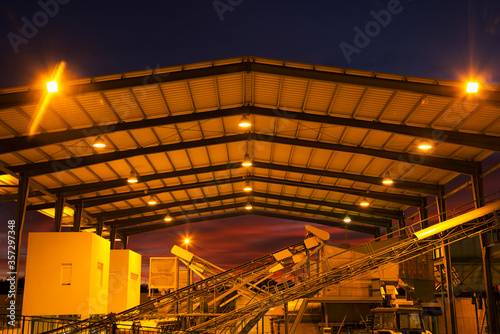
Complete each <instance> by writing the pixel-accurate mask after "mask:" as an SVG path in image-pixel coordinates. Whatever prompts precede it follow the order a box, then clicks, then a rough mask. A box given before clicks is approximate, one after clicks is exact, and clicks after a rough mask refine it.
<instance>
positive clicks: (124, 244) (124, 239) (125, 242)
mask: <svg viewBox="0 0 500 334" xmlns="http://www.w3.org/2000/svg"><path fill="white" fill-rule="evenodd" d="M121 240H122V249H127V247H128V235H123V236H122V238H121Z"/></svg>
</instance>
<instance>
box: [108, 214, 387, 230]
mask: <svg viewBox="0 0 500 334" xmlns="http://www.w3.org/2000/svg"><path fill="white" fill-rule="evenodd" d="M245 215H259V216H266V217H271V218H281V219H289V220H296V221H300V222H311V223H315V224H321V225H326V226H332V227H338V228H342V229H348V230H351V231H356V232H361V233H367V234H371V235H378V234H379V232H380V229H379V228H378V227H370V226H362V225H356V224H343V223H337V222H334V221H330V220H326V219H315V218H307V217H303V218H302V217H297V216H293V215H287V214H276V213H271V212H266V211H257V210H252V212H248V211H240V212H233V213H229V214H220V215H211V216H206V217H197V218H193V219H186V220H182V221H175V222H173V223H158V224H151V225H145V226H137V227H130V228H125V229H119V230H118V233H119V234H120V235H127V236H130V235H134V234H140V233H146V232H152V231H157V230H162V229H165V228H169V227H174V226H179V225H183V224H187V223H197V222H202V221H210V220H216V219H224V218H231V217H238V216H245Z"/></svg>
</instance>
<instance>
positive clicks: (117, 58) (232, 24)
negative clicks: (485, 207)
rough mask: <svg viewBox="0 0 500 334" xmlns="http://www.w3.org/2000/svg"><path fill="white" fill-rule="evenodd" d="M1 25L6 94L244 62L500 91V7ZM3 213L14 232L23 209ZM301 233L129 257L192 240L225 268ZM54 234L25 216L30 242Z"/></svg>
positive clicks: (297, 229)
mask: <svg viewBox="0 0 500 334" xmlns="http://www.w3.org/2000/svg"><path fill="white" fill-rule="evenodd" d="M0 15H1V20H0V27H1V29H0V31H1V33H0V89H1V88H6V87H14V86H23V85H30V84H34V83H37V81H39V80H41V79H42V78H43V76H45V75H47V74H50V73H51V72H52V70H53V69H54V67H55V65H56V64H57V63H59V62H60V61H61V60H64V61H65V62H66V63H67V72H66V76H67V78H69V79H75V78H83V77H90V76H99V75H107V74H114V73H121V72H128V71H136V70H143V69H150V68H155V67H166V66H173V65H179V64H188V63H192V62H198V61H207V60H215V59H223V58H231V57H237V56H244V55H252V56H257V57H267V58H274V59H281V60H289V61H298V62H305V63H312V64H321V65H329V66H335V67H346V68H355V69H362V70H371V71H377V72H387V73H397V74H406V75H412V76H422V77H431V78H437V79H452V80H463V79H465V78H467V77H468V76H469V74H473V75H475V76H478V77H480V78H481V79H482V80H483V82H486V83H495V84H499V83H500V66H499V65H500V1H498V0H453V1H452V0H440V1H436V0H399V1H398V0H335V1H331V0H328V1H327V0H317V1H298V0H287V1H284V0H275V1H264V0H215V1H214V0H205V1H200V0H192V1H180V0H177V1H168V0H167V1H95V0H87V1H83V0H40V1H26V0H4V1H2V4H1V5H0ZM0 118H1V115H0ZM498 188H499V187H498V186H497V189H498ZM487 193H488V192H487ZM467 198H468V200H470V199H471V198H472V197H470V196H467ZM0 212H1V213H0V216H1V219H3V220H4V221H5V222H6V221H7V219H11V218H9V217H14V214H15V206H13V205H12V204H9V203H0ZM4 225H5V224H2V226H4ZM304 225H305V224H301V223H298V222H290V221H286V220H279V219H271V218H263V217H254V216H246V217H241V218H234V219H225V220H221V221H211V222H207V223H196V224H192V225H184V226H179V227H176V228H170V229H165V230H163V231H160V232H152V233H147V234H144V235H138V236H132V237H131V238H130V241H129V246H130V248H131V249H133V250H136V251H137V252H139V253H141V254H142V255H143V263H144V264H143V268H144V271H143V272H144V273H146V269H147V264H148V263H149V261H148V258H149V256H169V255H170V252H169V251H170V248H171V247H172V245H173V244H175V243H177V244H180V242H181V238H182V236H183V235H184V234H186V233H188V234H192V235H193V245H192V250H193V252H195V254H197V255H199V256H201V257H204V258H206V259H207V260H209V261H212V262H213V263H214V264H217V265H219V266H223V267H226V268H227V267H230V266H234V265H237V264H240V263H242V262H244V261H247V260H250V259H252V258H256V257H259V256H261V255H264V254H266V253H268V252H271V251H273V250H277V249H280V248H282V247H285V246H287V245H289V244H292V243H295V242H298V241H300V240H301V239H303V237H304V234H305V232H304ZM51 229H52V220H51V219H50V218H48V217H44V216H41V215H40V214H38V213H31V212H30V213H28V215H27V221H26V224H25V233H24V234H25V235H27V232H28V231H50V230H51ZM327 230H328V231H329V232H331V233H335V238H336V241H337V242H343V241H344V240H345V236H344V231H342V230H340V231H339V230H338V229H337V230H335V229H332V228H327ZM0 232H1V233H2V234H1V235H0V237H1V238H2V241H1V244H2V245H3V244H4V240H5V238H4V237H3V236H4V235H5V231H0ZM365 237H366V236H363V235H358V234H356V233H354V232H349V236H348V238H349V241H351V240H358V241H360V240H362V239H364V238H365ZM23 244H24V246H26V238H25V240H24V241H23ZM3 256H4V254H1V255H0V261H1V262H3V261H2V257H3ZM0 270H1V271H2V272H3V271H4V270H3V267H2V266H0Z"/></svg>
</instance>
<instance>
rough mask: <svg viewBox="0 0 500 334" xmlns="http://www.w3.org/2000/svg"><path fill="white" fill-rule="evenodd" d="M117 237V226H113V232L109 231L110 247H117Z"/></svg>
mask: <svg viewBox="0 0 500 334" xmlns="http://www.w3.org/2000/svg"><path fill="white" fill-rule="evenodd" d="M115 239H116V227H112V228H111V232H110V233H109V243H110V249H115Z"/></svg>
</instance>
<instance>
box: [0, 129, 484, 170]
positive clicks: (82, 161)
mask: <svg viewBox="0 0 500 334" xmlns="http://www.w3.org/2000/svg"><path fill="white" fill-rule="evenodd" d="M247 140H255V141H263V142H270V143H279V144H285V145H292V146H304V147H312V148H318V149H324V150H329V151H340V152H349V153H355V154H362V155H368V156H374V157H378V158H383V159H389V160H394V161H400V162H404V163H410V164H418V165H422V166H428V167H432V168H439V169H444V170H449V171H454V172H457V173H462V174H469V175H472V174H473V173H474V170H475V169H474V162H472V161H465V160H457V159H449V158H441V157H433V156H428V155H415V154H412V153H407V152H395V151H386V150H377V149H370V148H363V147H358V146H347V145H340V144H332V143H323V142H319V141H312V140H305V139H297V138H288V137H280V136H270V135H265V134H261V133H251V134H237V135H228V136H223V137H217V138H209V139H202V140H193V141H184V142H181V143H175V144H166V145H158V146H153V147H144V148H137V149H131V150H126V151H117V152H111V153H101V154H94V155H89V156H83V157H77V158H74V157H71V158H68V159H59V160H53V161H45V162H39V163H32V164H26V165H18V166H12V167H10V170H12V171H13V172H16V173H18V172H26V173H28V175H30V176H37V175H42V174H47V173H54V172H60V171H64V170H69V169H74V168H81V167H85V166H90V165H95V164H99V163H104V162H110V161H114V160H120V159H125V158H130V157H134V156H137V155H145V154H155V153H159V152H170V151H176V150H183V149H189V148H198V147H205V146H211V145H219V144H227V143H234V142H239V141H247Z"/></svg>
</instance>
